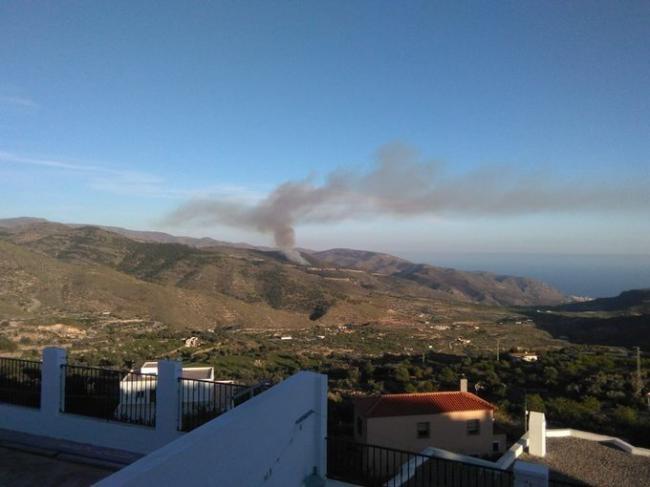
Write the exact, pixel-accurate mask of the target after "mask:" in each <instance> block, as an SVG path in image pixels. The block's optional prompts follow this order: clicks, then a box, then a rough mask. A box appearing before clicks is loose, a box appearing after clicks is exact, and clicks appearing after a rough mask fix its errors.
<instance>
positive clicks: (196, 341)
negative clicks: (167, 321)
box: [185, 337, 201, 348]
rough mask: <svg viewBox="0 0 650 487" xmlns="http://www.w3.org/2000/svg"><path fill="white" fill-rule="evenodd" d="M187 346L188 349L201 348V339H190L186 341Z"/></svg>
mask: <svg viewBox="0 0 650 487" xmlns="http://www.w3.org/2000/svg"><path fill="white" fill-rule="evenodd" d="M185 346H186V347H188V348H196V347H200V346H201V340H200V339H199V337H189V338H188V339H187V340H185Z"/></svg>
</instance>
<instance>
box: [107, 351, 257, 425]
mask: <svg viewBox="0 0 650 487" xmlns="http://www.w3.org/2000/svg"><path fill="white" fill-rule="evenodd" d="M157 375H158V364H157V362H145V363H144V364H143V365H142V367H140V373H139V374H135V373H131V374H127V375H126V376H125V377H124V378H123V379H122V381H121V382H120V403H119V406H118V408H117V410H116V412H115V414H116V416H117V417H128V418H130V419H133V420H136V419H142V418H145V417H153V410H154V409H155V403H156V378H155V376H157ZM181 379H186V380H181V381H180V383H181V387H180V389H179V402H181V403H182V405H183V407H184V410H185V411H189V410H191V409H193V408H195V409H198V408H203V409H210V410H217V412H220V411H225V410H226V409H229V408H230V407H231V406H232V401H233V397H234V395H236V393H237V392H239V390H240V389H243V388H244V387H243V386H237V385H236V384H234V382H233V381H232V380H215V379H214V367H183V369H182V372H181Z"/></svg>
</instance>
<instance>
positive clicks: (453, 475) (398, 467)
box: [327, 438, 513, 487]
mask: <svg viewBox="0 0 650 487" xmlns="http://www.w3.org/2000/svg"><path fill="white" fill-rule="evenodd" d="M327 476H328V477H329V478H331V479H334V480H340V481H343V482H348V483H351V484H355V485H360V486H364V487H380V486H382V487H383V486H386V487H430V486H433V485H435V486H438V487H473V486H476V487H479V486H480V487H511V486H512V485H513V474H512V472H510V471H507V470H500V469H497V468H490V467H484V466H480V465H475V464H471V463H464V462H459V461H454V460H447V459H442V458H438V457H432V456H428V455H422V454H419V453H413V452H408V451H403V450H397V449H394V448H386V447H382V446H376V445H367V444H362V443H356V442H354V441H351V440H346V439H339V438H328V439H327Z"/></svg>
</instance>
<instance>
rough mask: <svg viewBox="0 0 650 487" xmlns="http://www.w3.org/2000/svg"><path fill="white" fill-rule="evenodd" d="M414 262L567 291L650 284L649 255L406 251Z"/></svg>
mask: <svg viewBox="0 0 650 487" xmlns="http://www.w3.org/2000/svg"><path fill="white" fill-rule="evenodd" d="M399 255H400V256H401V257H404V258H406V259H409V260H411V261H413V262H419V263H425V264H431V265H436V266H441V267H452V268H455V269H459V270H466V271H488V272H493V273H496V274H507V275H513V276H524V277H533V278H536V279H540V280H542V281H544V282H546V283H548V284H550V285H552V286H553V287H555V288H557V289H559V290H560V291H562V292H564V293H565V294H569V295H574V296H584V297H592V298H598V297H609V296H617V295H618V294H620V293H621V292H622V291H626V290H629V289H642V288H650V255H563V254H499V253H437V252H436V253H431V254H428V253H411V254H409V253H404V252H401V253H400V254H399Z"/></svg>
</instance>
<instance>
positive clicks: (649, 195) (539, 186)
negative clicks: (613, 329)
mask: <svg viewBox="0 0 650 487" xmlns="http://www.w3.org/2000/svg"><path fill="white" fill-rule="evenodd" d="M453 169H454V168H445V167H444V166H442V165H441V164H439V163H436V162H431V161H425V160H422V159H421V157H420V156H419V154H418V153H417V152H416V151H415V150H413V149H411V148H409V147H407V146H404V145H401V144H392V145H387V146H384V147H382V148H381V149H380V150H379V151H378V152H377V156H376V160H375V163H374V165H373V167H372V168H371V169H370V170H369V171H349V170H348V171H346V170H339V171H335V172H333V173H332V174H330V175H329V176H328V177H327V178H326V179H325V181H324V182H323V183H322V184H320V185H317V184H314V183H313V182H310V181H309V180H304V181H295V182H286V183H284V184H281V185H279V186H278V187H277V188H275V189H274V190H273V191H272V192H271V193H269V194H268V195H267V196H266V197H265V198H263V199H262V200H260V201H258V202H256V203H253V204H250V203H234V202H232V201H222V200H209V199H204V200H194V201H190V202H188V203H187V204H184V205H182V206H181V207H180V208H178V209H177V210H176V211H174V212H173V213H172V214H171V215H169V216H168V218H167V220H166V223H168V224H174V225H179V224H187V223H196V224H201V225H210V224H220V225H227V226H232V227H237V228H242V229H247V230H255V231H257V232H261V233H265V234H271V235H273V239H274V241H275V244H276V245H277V246H278V247H279V248H281V249H283V250H285V251H287V250H290V249H292V248H293V247H294V246H295V243H296V236H295V227H296V225H298V224H302V223H326V222H335V221H340V220H344V219H355V218H356V219H360V218H371V217H374V216H394V217H399V218H404V217H415V216H423V215H443V214H446V215H450V214H451V215H461V216H499V215H523V214H532V213H540V212H547V213H548V212H553V213H559V212H584V211H643V210H646V211H647V210H648V209H650V192H649V191H648V189H647V188H648V185H647V183H648V181H637V182H635V183H627V184H623V183H619V184H614V183H604V182H603V183H588V182H586V181H584V180H583V181H580V180H578V181H572V182H567V181H563V182H562V181H559V180H557V179H558V178H555V177H554V176H553V174H551V173H550V172H537V173H535V172H526V171H523V170H517V169H516V168H512V167H496V166H491V167H482V168H479V169H476V170H472V171H466V172H458V171H454V170H453Z"/></svg>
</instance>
